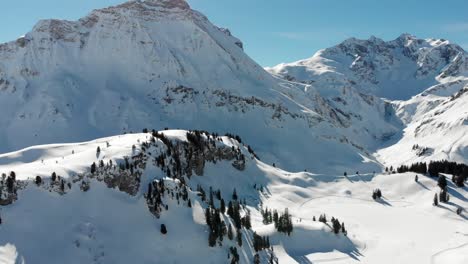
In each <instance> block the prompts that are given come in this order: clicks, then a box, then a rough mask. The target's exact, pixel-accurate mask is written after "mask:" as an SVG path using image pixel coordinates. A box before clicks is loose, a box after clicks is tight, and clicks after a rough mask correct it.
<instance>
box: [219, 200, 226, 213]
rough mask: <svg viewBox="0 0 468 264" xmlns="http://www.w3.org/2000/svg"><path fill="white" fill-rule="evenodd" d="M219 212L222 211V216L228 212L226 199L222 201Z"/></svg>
mask: <svg viewBox="0 0 468 264" xmlns="http://www.w3.org/2000/svg"><path fill="white" fill-rule="evenodd" d="M219 210H220V211H221V213H222V214H224V213H225V212H226V204H225V203H224V199H221V202H220V208H219Z"/></svg>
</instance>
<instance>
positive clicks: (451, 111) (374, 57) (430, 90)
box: [267, 34, 468, 165]
mask: <svg viewBox="0 0 468 264" xmlns="http://www.w3.org/2000/svg"><path fill="white" fill-rule="evenodd" d="M267 70H268V71H270V72H271V73H272V74H274V75H275V76H279V77H280V78H284V79H286V80H290V81H293V82H300V83H304V84H308V85H310V86H312V87H314V88H316V89H318V90H320V93H321V95H322V96H323V97H327V95H328V94H330V93H331V94H333V93H339V91H341V90H343V89H349V90H352V91H355V92H358V93H360V94H361V93H363V94H366V95H368V96H377V97H379V98H380V97H383V98H387V99H383V100H384V101H385V102H387V103H389V104H391V105H392V108H394V109H395V111H396V115H397V117H398V119H399V120H400V121H401V123H402V124H403V126H402V132H401V133H395V134H393V135H391V137H389V140H388V141H387V142H385V143H383V144H382V145H381V146H378V147H377V151H376V152H377V155H376V156H377V157H378V159H379V160H380V161H381V162H382V163H385V164H388V165H401V164H407V163H412V162H416V161H430V160H439V159H447V160H454V161H458V162H467V161H468V155H467V153H468V123H467V121H466V120H468V108H467V106H466V105H467V100H468V99H467V96H466V89H467V87H468V86H467V85H468V54H467V53H466V52H465V51H464V50H463V49H462V48H461V47H460V46H458V45H456V44H452V43H450V42H449V41H447V40H443V39H418V38H416V37H414V36H411V35H408V34H403V35H401V36H400V37H398V38H397V39H395V40H392V41H388V42H385V41H383V40H381V39H378V38H375V37H371V38H370V39H368V40H359V39H355V38H351V39H348V40H346V41H344V42H343V43H341V44H339V45H337V46H335V47H332V48H328V49H324V50H320V51H318V52H317V53H316V54H315V55H314V56H313V57H312V58H309V59H305V60H301V61H298V62H293V63H287V64H280V65H277V66H275V67H272V68H267ZM339 98H340V100H343V101H345V102H346V101H347V100H348V99H347V98H348V96H347V95H346V94H344V93H342V94H341V96H339ZM391 100H393V101H391ZM335 101H336V100H335ZM350 105H352V106H351V108H353V109H356V105H357V104H355V103H354V104H353V103H351V104H350Z"/></svg>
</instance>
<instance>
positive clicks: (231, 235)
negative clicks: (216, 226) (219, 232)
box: [227, 224, 234, 240]
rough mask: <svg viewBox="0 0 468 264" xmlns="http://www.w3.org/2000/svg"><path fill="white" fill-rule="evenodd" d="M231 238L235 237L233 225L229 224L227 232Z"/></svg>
mask: <svg viewBox="0 0 468 264" xmlns="http://www.w3.org/2000/svg"><path fill="white" fill-rule="evenodd" d="M227 235H228V238H229V240H232V239H233V238H234V234H233V233H232V225H230V224H229V227H228V232H227Z"/></svg>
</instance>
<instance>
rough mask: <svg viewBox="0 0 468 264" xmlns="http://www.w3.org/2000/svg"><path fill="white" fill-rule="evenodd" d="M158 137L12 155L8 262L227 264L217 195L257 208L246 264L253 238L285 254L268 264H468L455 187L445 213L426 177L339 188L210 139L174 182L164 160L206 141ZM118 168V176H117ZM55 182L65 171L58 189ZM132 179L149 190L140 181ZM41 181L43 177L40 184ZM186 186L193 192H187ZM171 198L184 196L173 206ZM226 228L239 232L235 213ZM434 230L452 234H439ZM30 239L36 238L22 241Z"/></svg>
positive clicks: (5, 217) (357, 180) (382, 178)
mask: <svg viewBox="0 0 468 264" xmlns="http://www.w3.org/2000/svg"><path fill="white" fill-rule="evenodd" d="M190 134H191V135H196V134H193V133H190ZM153 135H157V137H156V140H153V136H152V135H151V133H147V134H128V135H121V136H115V137H110V138H102V139H97V140H94V141H90V142H83V143H73V144H65V145H61V144H55V145H42V146H36V147H30V148H27V149H24V150H21V151H18V152H13V153H7V154H3V155H1V156H0V164H1V165H0V172H4V173H8V172H9V171H10V170H12V171H15V173H16V183H15V186H16V187H17V188H18V190H17V197H16V199H17V200H14V201H12V204H10V205H8V206H5V207H3V208H2V211H1V214H0V216H1V219H2V224H1V225H0V234H1V235H0V244H1V245H3V246H2V247H1V250H0V259H2V260H4V261H5V263H15V262H14V260H15V259H16V260H17V261H18V262H19V263H21V262H22V261H24V262H25V263H28V262H30V261H34V262H36V261H38V262H48V263H57V262H62V261H63V260H66V261H67V262H69V263H128V262H136V263H154V262H156V263H167V262H171V263H172V262H174V263H183V262H186V261H189V260H190V259H192V258H193V256H194V254H196V255H197V256H198V258H199V259H200V261H203V262H204V263H227V262H229V260H228V259H227V256H228V252H229V247H230V246H235V245H236V239H235V238H234V239H233V241H231V240H229V239H228V238H227V237H225V238H224V240H223V242H222V246H219V245H218V244H217V245H216V246H215V247H208V233H209V232H208V231H209V227H208V226H207V225H206V221H205V215H204V208H206V207H208V206H209V203H210V202H209V200H210V199H209V198H208V197H209V195H208V193H209V192H208V190H209V189H210V187H211V189H212V190H214V191H216V190H220V193H221V197H222V198H224V199H225V200H226V201H228V200H231V199H232V198H231V194H232V192H233V189H235V190H236V193H237V195H238V199H239V200H240V201H243V200H245V204H246V206H245V209H242V210H245V211H243V213H242V214H245V213H247V211H249V212H250V213H249V214H250V215H251V221H252V223H251V225H252V229H251V230H248V229H247V228H245V227H243V228H242V229H241V230H242V231H241V232H242V234H243V238H242V239H243V244H242V246H241V247H238V250H239V251H238V252H239V256H240V262H241V263H252V260H253V256H254V255H255V253H254V250H253V248H252V247H253V245H252V236H253V233H252V232H253V231H255V232H257V233H258V234H260V235H262V236H269V240H270V243H271V245H272V246H273V249H274V250H273V251H268V250H267V251H262V252H261V254H260V256H261V258H262V263H266V262H267V261H268V259H269V258H270V254H274V257H275V258H278V260H279V263H296V262H298V263H304V262H305V263H307V262H312V263H315V262H322V261H335V262H340V261H341V262H345V263H354V262H356V263H374V262H375V261H379V262H381V263H394V261H395V259H394V258H386V257H382V256H387V255H388V256H398V259H397V261H398V262H429V261H432V263H446V261H450V263H464V261H466V255H464V254H463V252H464V248H466V239H465V236H464V234H466V233H467V232H468V230H467V229H466V225H465V224H464V223H465V221H466V216H465V215H461V216H457V215H456V214H455V212H454V211H455V210H456V208H457V207H460V206H461V207H465V208H466V206H467V200H466V198H465V197H466V195H467V193H466V192H467V190H466V187H465V188H463V189H460V188H456V187H455V186H453V185H452V184H451V183H449V193H450V195H451V202H450V203H448V204H443V205H442V204H441V205H440V206H439V207H434V206H432V205H431V203H432V197H433V194H434V192H437V189H438V187H437V186H436V182H435V181H434V180H433V179H431V178H427V177H425V176H422V175H420V180H419V182H418V183H416V182H414V179H413V178H414V173H407V174H392V175H381V174H376V175H373V174H362V175H349V176H347V177H343V176H335V177H333V178H331V177H330V176H328V177H323V176H320V175H315V174H311V173H305V172H299V173H292V172H287V171H284V170H281V169H279V168H275V167H272V166H270V165H267V164H264V163H262V162H261V161H259V160H257V159H255V158H254V156H253V154H251V153H249V151H248V147H246V146H244V145H242V144H240V143H239V142H237V140H235V139H231V138H229V137H219V138H216V137H215V138H213V136H208V135H207V134H201V135H202V137H201V138H202V141H201V142H206V141H205V140H208V142H209V141H210V140H209V138H210V137H211V139H214V140H215V141H214V145H211V147H209V145H210V144H211V143H209V145H207V146H206V147H208V148H207V149H205V150H204V153H205V155H204V158H203V159H205V161H202V160H200V158H199V157H200V156H193V157H194V160H193V161H189V160H186V158H183V157H189V156H187V153H188V152H185V151H183V152H181V153H179V154H178V155H180V157H181V158H182V159H181V161H182V165H183V166H182V168H185V166H184V164H187V168H189V167H190V173H188V170H185V169H183V170H182V174H180V175H179V174H178V173H177V170H176V169H175V168H176V167H177V166H175V167H172V168H173V169H169V170H171V171H172V172H173V173H172V175H173V176H174V177H175V178H172V177H171V178H169V177H167V176H168V174H167V168H171V166H169V167H161V166H160V165H158V164H160V163H158V162H157V160H158V159H159V158H158V157H160V154H162V153H168V150H167V149H168V146H169V145H167V144H169V143H168V142H172V143H170V144H171V145H172V146H173V147H171V149H173V150H175V149H178V148H179V147H177V146H183V147H182V149H186V150H188V149H191V148H197V145H198V144H197V143H194V142H197V141H193V139H191V140H189V141H187V135H188V134H187V131H181V130H174V131H171V130H169V131H163V132H162V133H160V134H159V133H158V134H154V133H153ZM161 135H164V136H161ZM163 138H166V139H167V140H165V139H163ZM203 138H204V139H203ZM183 142H187V144H184V143H183ZM180 144H182V145H180ZM203 144H204V143H203ZM203 144H202V145H203ZM232 146H234V149H236V148H237V147H239V148H240V151H241V152H240V153H242V154H243V155H245V164H243V165H242V162H241V163H239V164H237V165H241V166H234V165H235V163H236V160H237V161H238V160H239V156H238V154H235V153H237V150H236V151H235V152H232V153H231V149H232ZM97 147H99V148H100V151H99V152H97V150H96V149H97ZM203 148H205V147H203ZM174 153H176V152H174ZM184 153H185V154H184ZM232 154H234V156H232ZM236 156H237V157H236ZM125 157H128V158H129V159H128V160H129V163H130V167H132V166H133V165H134V166H135V169H134V171H133V172H132V174H128V173H129V171H128V170H126V169H125V166H124V167H123V168H122V169H118V168H119V167H121V166H122V164H125V162H124V161H125ZM171 157H172V158H171ZM176 157H177V155H171V156H167V157H166V164H176V163H177V162H176V163H173V162H174V160H177V159H176ZM210 157H211V158H210ZM212 158H214V160H212V161H210V160H211V159H212ZM100 160H103V162H104V164H105V165H104V167H101V166H99V165H98V167H97V169H96V172H94V173H90V164H92V163H93V162H95V163H96V164H99V163H100V162H99V161H100ZM111 160H112V161H113V164H114V165H115V166H117V169H112V168H111V169H109V168H108V166H109V161H111ZM170 160H172V162H169V161H170ZM240 160H242V159H240ZM119 164H121V165H120V166H119ZM52 172H56V179H55V181H54V180H53V179H52V178H51V175H52ZM197 174H200V175H197ZM131 175H133V176H135V177H137V178H139V180H138V181H137V182H135V180H134V179H133V178H132V177H133V176H131ZM175 175H177V176H175ZM190 175H191V176H190ZM36 176H40V177H41V180H42V181H41V183H40V184H37V183H36ZM182 179H183V180H182ZM62 180H63V181H64V183H65V184H64V187H63V189H61V187H60V182H61V181H62ZM154 180H156V181H161V180H163V181H164V182H165V186H166V188H167V190H166V195H165V196H163V200H162V203H163V206H162V209H161V211H153V210H152V207H151V206H150V205H149V201H150V200H148V189H147V185H148V183H151V182H153V181H154ZM181 180H182V182H185V184H186V185H184V184H183V185H180V184H181ZM69 183H70V185H68V184H69ZM135 184H136V185H135ZM180 186H187V190H188V199H190V200H191V207H188V206H187V202H188V200H187V201H186V200H184V198H183V196H180V198H177V197H179V196H178V195H179V193H180V192H182V190H183V189H184V188H183V187H180ZM199 186H201V188H202V189H204V190H205V191H206V195H207V196H206V200H203V198H202V197H203V196H200V191H199V190H200V189H199ZM86 187H88V188H86ZM4 188H5V186H4ZM375 188H380V189H381V190H382V192H383V199H381V200H378V201H374V200H372V198H371V193H372V190H373V189H375ZM3 190H4V191H3V194H4V195H5V193H6V192H5V189H3ZM171 192H175V194H176V195H174V196H171V195H170V193H171ZM215 196H216V195H215ZM171 197H172V198H171ZM3 198H5V196H2V199H3ZM214 200H215V206H216V207H218V206H219V201H218V200H217V198H216V197H215V198H214ZM3 201H5V200H3ZM242 203H244V202H242ZM166 204H167V205H168V209H167V210H166V209H164V205H166ZM243 208H244V207H243ZM261 208H263V209H266V208H269V209H277V210H278V211H280V212H281V211H283V210H284V209H285V208H288V209H289V212H290V214H291V215H292V221H293V225H294V229H293V231H292V234H291V236H288V235H286V234H283V233H280V232H277V231H275V228H274V226H273V224H268V225H265V224H264V223H262V221H263V220H262V216H261V214H260V211H261ZM321 214H326V215H327V218H328V221H330V218H331V217H332V216H334V217H336V218H339V219H340V220H341V221H343V222H344V223H345V225H346V228H347V236H344V235H343V234H341V233H340V234H338V235H335V234H333V232H332V230H331V228H330V224H331V223H330V222H329V223H327V224H323V223H321V222H318V221H313V219H312V218H313V217H316V218H317V219H318V217H319V216H320V215H321ZM223 218H224V221H226V223H232V224H233V225H234V223H233V222H232V221H233V220H232V219H231V218H230V217H229V216H228V215H227V214H224V216H223ZM391 219H393V220H391ZM31 221H34V223H33V224H32V223H31ZM421 222H424V223H425V224H424V225H421ZM63 223H67V224H66V225H64V224H63ZM161 224H165V225H166V226H167V230H168V233H167V234H166V235H163V234H161V233H160V230H159V229H160V225H161ZM428 225H430V226H443V227H444V228H440V229H435V230H432V231H430V232H428V230H427V226H428ZM25 233H27V234H28V236H20V235H18V234H25ZM116 238H125V239H116ZM187 238H190V239H187ZM37 241H47V243H37ZM463 243H465V244H463ZM408 248H412V249H414V250H408ZM43 252H48V254H43ZM195 252H196V253H195ZM231 257H232V255H231Z"/></svg>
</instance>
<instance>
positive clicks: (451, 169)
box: [397, 160, 468, 187]
mask: <svg viewBox="0 0 468 264" xmlns="http://www.w3.org/2000/svg"><path fill="white" fill-rule="evenodd" d="M408 171H411V172H416V173H421V174H429V176H431V177H438V176H439V174H440V173H445V174H451V175H452V181H453V183H455V184H456V185H457V186H458V187H463V186H464V182H465V181H466V180H467V179H468V165H466V164H463V163H457V162H451V161H447V160H441V161H431V162H429V164H427V163H426V162H418V163H413V164H411V165H409V166H407V165H401V166H400V167H398V168H397V172H398V173H403V172H408Z"/></svg>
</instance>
